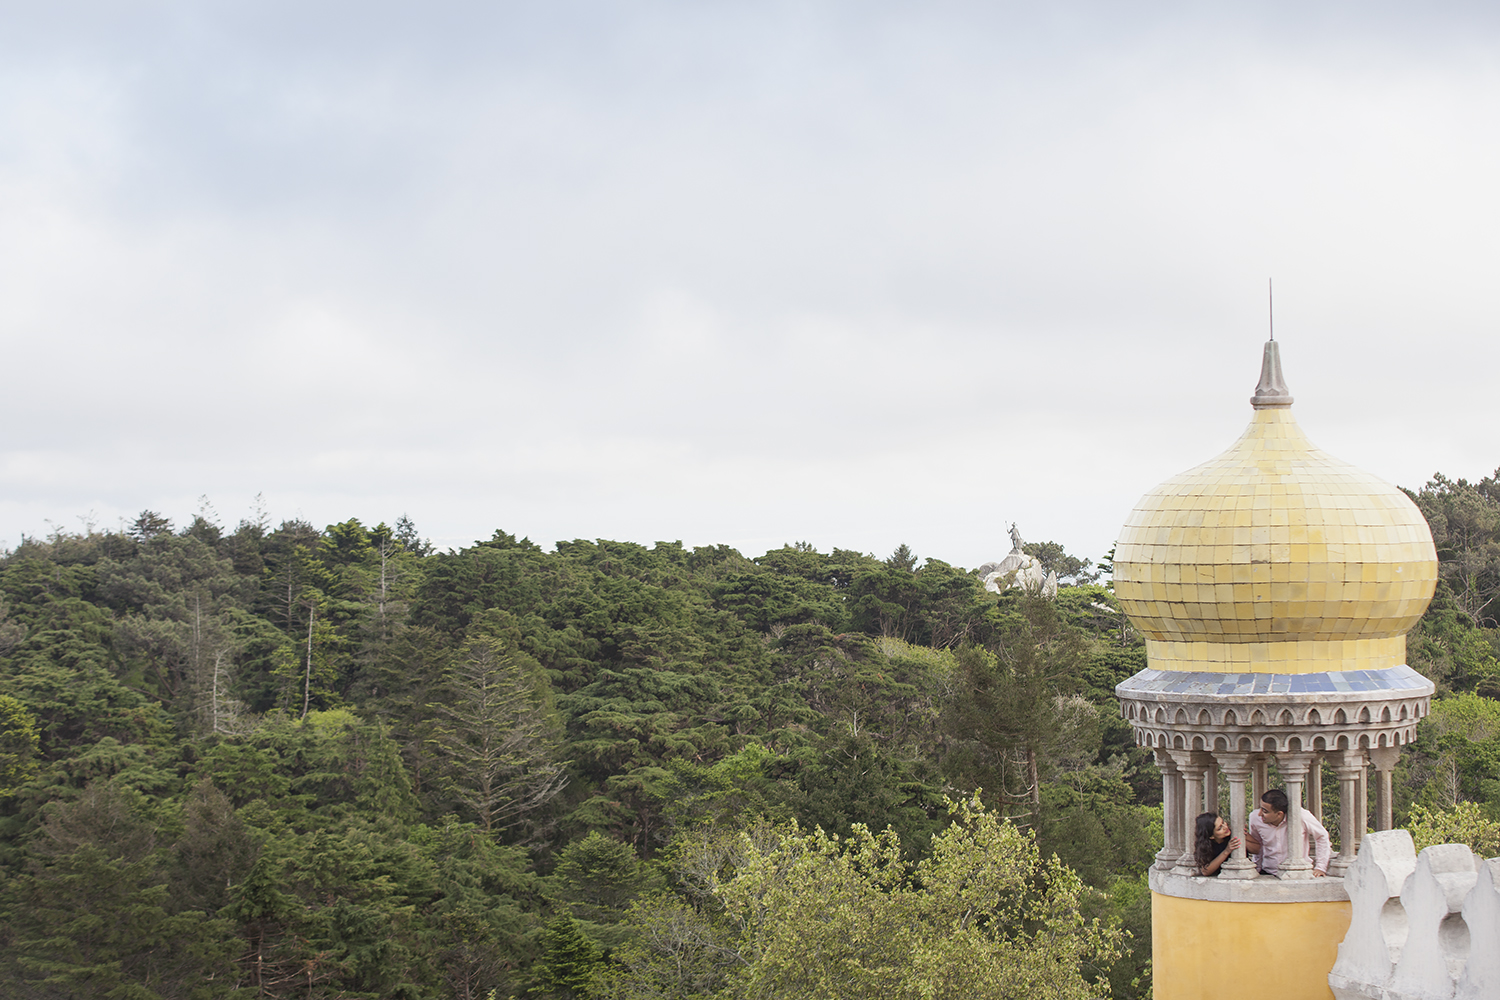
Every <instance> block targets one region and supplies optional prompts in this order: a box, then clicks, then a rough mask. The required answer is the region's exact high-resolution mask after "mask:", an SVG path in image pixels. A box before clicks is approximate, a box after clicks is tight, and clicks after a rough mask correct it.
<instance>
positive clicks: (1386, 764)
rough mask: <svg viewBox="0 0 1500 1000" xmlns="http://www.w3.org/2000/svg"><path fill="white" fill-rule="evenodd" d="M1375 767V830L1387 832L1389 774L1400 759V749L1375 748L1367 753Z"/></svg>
mask: <svg viewBox="0 0 1500 1000" xmlns="http://www.w3.org/2000/svg"><path fill="white" fill-rule="evenodd" d="M1369 754H1370V762H1371V763H1373V764H1374V765H1375V829H1377V830H1389V829H1390V828H1391V826H1392V822H1391V772H1392V771H1394V770H1395V769H1396V761H1398V760H1400V759H1401V748H1400V747H1375V748H1374V749H1372V750H1370V751H1369Z"/></svg>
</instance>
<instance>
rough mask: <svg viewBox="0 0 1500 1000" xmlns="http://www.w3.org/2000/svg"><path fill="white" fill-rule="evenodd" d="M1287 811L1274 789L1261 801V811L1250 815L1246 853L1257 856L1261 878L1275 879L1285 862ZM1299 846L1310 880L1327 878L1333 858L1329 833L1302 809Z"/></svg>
mask: <svg viewBox="0 0 1500 1000" xmlns="http://www.w3.org/2000/svg"><path fill="white" fill-rule="evenodd" d="M1297 808H1299V809H1302V807H1301V806H1298V807H1297ZM1286 810H1287V797H1286V792H1284V791H1282V790H1281V789H1279V788H1273V789H1271V790H1270V791H1268V792H1266V793H1265V794H1264V795H1262V796H1261V797H1260V808H1259V809H1257V810H1256V811H1255V812H1253V813H1251V814H1250V822H1249V824H1248V826H1249V829H1247V830H1246V831H1245V853H1247V854H1256V855H1259V857H1258V858H1257V859H1256V867H1258V868H1259V869H1260V871H1261V874H1263V875H1276V874H1277V873H1278V872H1280V870H1281V865H1282V863H1283V862H1285V861H1286V853H1287V849H1286V828H1287V823H1286ZM1302 842H1303V852H1304V853H1305V854H1306V855H1308V856H1309V857H1311V858H1312V862H1313V870H1312V874H1313V878H1322V877H1323V876H1324V875H1327V874H1328V861H1329V859H1330V858H1331V857H1333V847H1332V845H1331V844H1330V843H1329V842H1328V831H1327V830H1325V829H1324V828H1323V824H1322V823H1319V822H1318V818H1317V817H1316V816H1314V815H1313V814H1312V813H1310V812H1308V811H1307V810H1306V809H1302Z"/></svg>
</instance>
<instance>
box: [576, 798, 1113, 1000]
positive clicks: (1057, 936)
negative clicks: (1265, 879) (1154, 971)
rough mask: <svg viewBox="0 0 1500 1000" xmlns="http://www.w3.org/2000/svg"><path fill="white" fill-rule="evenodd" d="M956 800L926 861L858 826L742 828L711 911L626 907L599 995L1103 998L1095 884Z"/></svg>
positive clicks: (688, 902) (1106, 943)
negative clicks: (617, 947) (626, 934)
mask: <svg viewBox="0 0 1500 1000" xmlns="http://www.w3.org/2000/svg"><path fill="white" fill-rule="evenodd" d="M951 808H952V811H953V814H954V816H953V818H954V822H953V823H952V824H950V825H949V827H948V828H947V830H945V831H944V832H943V833H942V834H940V835H939V836H937V837H936V838H934V840H933V843H932V851H931V853H930V855H928V856H927V857H925V858H924V859H923V860H921V861H919V862H916V863H915V864H913V863H910V862H908V861H907V860H906V859H905V857H904V852H903V849H902V845H901V842H900V838H899V837H898V836H897V835H896V834H895V833H894V832H892V831H889V830H888V831H886V832H884V833H881V834H875V833H872V832H870V830H869V829H868V828H866V827H864V826H862V825H856V826H855V827H853V829H852V831H851V836H850V837H849V838H847V839H840V838H837V837H832V836H829V835H828V834H825V833H824V832H823V831H822V830H815V831H813V832H812V833H804V832H802V830H801V829H800V828H799V827H797V826H796V824H792V825H790V826H787V827H782V828H778V829H775V830H767V829H760V830H758V831H749V832H746V833H742V834H740V835H739V836H738V838H737V839H736V842H735V845H734V848H733V850H732V851H731V852H730V853H729V854H727V855H720V857H721V858H722V859H723V860H724V861H725V862H726V864H725V865H724V866H721V868H720V870H721V871H722V876H715V877H713V878H711V879H709V880H708V881H707V882H701V881H700V883H699V884H702V885H705V887H706V889H707V895H706V896H704V897H700V898H699V903H700V905H698V906H694V905H693V904H694V899H693V898H692V897H688V898H686V899H681V900H678V901H674V900H672V899H670V898H666V897H661V896H658V897H655V898H653V899H651V900H648V901H645V902H643V903H641V904H640V905H638V906H637V907H636V908H634V909H633V910H632V911H631V918H630V919H631V922H632V924H633V926H635V927H636V928H637V930H638V931H639V932H640V934H639V935H638V937H637V941H638V942H639V943H638V944H636V945H635V946H633V947H631V948H627V949H625V950H624V951H623V953H622V954H621V955H620V957H619V958H618V959H617V960H615V961H614V962H613V964H612V967H611V969H610V972H609V974H608V975H607V976H606V977H604V984H605V989H604V995H606V996H611V997H643V996H650V995H658V996H661V995H665V996H683V997H685V996H691V995H694V993H692V992H689V989H692V990H694V991H696V992H697V995H712V996H715V997H723V998H731V997H732V998H755V997H777V998H809V1000H812V998H822V997H830V996H838V997H841V998H845V997H848V998H858V997H880V998H892V997H894V998H901V997H912V998H918V997H921V998H945V997H991V996H993V997H1002V996H1003V997H1012V996H1025V995H1031V994H1040V995H1046V996H1054V997H1078V998H1085V997H1100V996H1106V995H1107V986H1105V985H1104V984H1103V983H1101V982H1100V981H1099V980H1098V979H1097V977H1096V976H1095V975H1094V974H1093V973H1092V971H1091V970H1092V968H1093V967H1095V966H1096V965H1098V964H1100V963H1109V962H1112V961H1113V960H1114V959H1115V958H1116V957H1117V955H1118V953H1119V945H1120V935H1119V933H1118V932H1117V931H1115V930H1113V929H1111V928H1110V927H1109V926H1107V925H1106V924H1104V923H1103V922H1101V921H1098V920H1090V919H1087V918H1085V917H1084V916H1082V914H1081V913H1080V904H1081V902H1082V900H1083V899H1084V897H1085V896H1086V895H1087V894H1088V890H1086V889H1085V888H1084V887H1083V885H1082V884H1081V883H1080V882H1079V881H1078V879H1077V877H1076V876H1074V875H1073V874H1072V873H1071V872H1069V871H1068V870H1067V869H1066V868H1065V867H1063V866H1062V865H1061V864H1060V863H1058V862H1056V861H1050V862H1049V861H1044V860H1043V859H1042V858H1041V856H1040V855H1039V854H1038V852H1037V850H1036V846H1035V844H1034V842H1033V841H1032V839H1031V838H1030V836H1029V835H1027V834H1025V833H1023V832H1021V831H1019V830H1017V829H1016V828H1015V827H1013V826H1011V825H1010V824H1008V823H1005V822H1003V821H1002V820H1000V819H999V817H997V816H996V815H995V814H993V813H989V812H986V811H985V810H984V809H983V807H982V806H981V805H980V804H979V803H978V801H977V800H976V801H973V802H965V803H959V804H955V805H953V806H952V807H951ZM705 904H707V905H705Z"/></svg>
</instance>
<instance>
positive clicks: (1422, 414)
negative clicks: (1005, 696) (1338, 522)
mask: <svg viewBox="0 0 1500 1000" xmlns="http://www.w3.org/2000/svg"><path fill="white" fill-rule="evenodd" d="M1247 6H1252V5H1245V4H1205V3H1152V4H1143V3H1127V2H1120V0H1113V2H1101V3H1098V4H1088V3H1071V4H1070V3H1052V4H1046V5H1041V4H1035V3H1015V4H1005V3H994V2H988V3H973V4H968V3H943V2H931V0H927V2H924V3H921V4H916V3H910V4H881V3H875V2H871V0H860V2H852V3H847V4H838V3H822V4H820V3H814V2H808V0H799V2H795V3H786V4H776V3H767V2H760V3H745V4H734V3H711V2H698V3H651V2H642V0H631V2H620V3H567V2H558V0H549V2H547V3H541V4H538V3H528V4H507V3H495V2H485V3H426V4H382V3H372V2H370V0H361V2H358V3H315V2H309V0H300V2H297V3H274V2H266V0H256V2H253V3H229V2H224V3H214V4H202V3H184V4H169V3H144V2H142V3H131V4H120V3H113V2H110V3H105V2H100V3H94V4H69V3H62V2H58V3H49V4H36V3H3V4H0V345H3V359H4V364H5V366H6V374H7V376H8V377H7V378H6V381H5V391H4V392H3V393H0V428H3V430H0V541H3V543H4V544H5V545H9V546H13V545H15V544H16V543H17V542H18V541H19V540H20V539H21V537H22V535H43V534H46V533H47V532H48V531H49V530H53V527H57V528H63V529H66V530H79V529H80V528H81V527H82V525H83V523H84V522H85V520H86V519H92V520H93V521H94V522H96V523H98V524H99V525H101V526H106V527H113V526H115V525H117V524H118V523H120V519H121V518H124V519H126V520H129V519H131V518H133V517H134V516H135V514H136V513H138V512H139V511H141V510H142V509H145V508H150V509H154V510H158V511H160V512H162V513H164V514H166V515H168V516H169V517H172V518H174V519H176V520H177V521H178V523H179V524H180V523H183V522H185V521H186V520H188V519H190V518H191V517H192V515H193V513H194V511H195V510H196V509H197V507H198V499H197V498H198V497H199V496H200V495H207V496H208V498H209V499H210V501H211V502H212V504H213V506H214V508H215V510H216V511H217V515H218V517H219V519H220V520H221V521H222V522H223V523H224V524H225V526H226V527H232V526H233V525H234V524H235V523H236V522H237V521H238V520H239V519H241V518H243V517H251V516H253V515H252V513H251V512H252V507H253V504H254V497H255V496H256V494H262V495H263V497H264V500H265V504H266V507H267V509H268V511H269V514H270V517H271V518H272V520H273V521H280V520H282V519H285V518H292V517H300V518H303V519H306V520H309V521H312V522H313V523H315V524H317V525H319V526H322V525H325V524H328V523H331V522H334V521H341V520H344V519H346V518H349V517H358V518H360V519H361V520H363V521H365V522H366V523H374V522H376V521H380V520H387V521H390V520H393V519H394V518H396V517H398V516H399V515H401V514H402V513H403V512H405V513H407V514H409V515H410V516H411V517H412V519H413V520H414V521H415V522H416V524H417V526H418V528H419V529H420V530H421V531H422V532H423V533H424V534H426V535H430V536H431V537H432V539H433V541H434V542H435V543H437V544H439V545H440V546H444V547H446V546H455V547H456V546H462V545H465V544H468V543H470V542H471V541H473V540H474V539H478V538H485V537H488V536H489V535H490V534H491V533H492V532H493V531H494V530H495V529H496V528H503V529H504V530H506V531H509V532H512V533H514V534H517V535H525V536H529V537H531V538H532V539H533V540H535V541H537V542H539V543H542V544H543V545H545V546H549V547H550V545H551V544H552V543H553V542H555V541H557V540H559V539H569V538H580V537H581V538H599V537H602V538H617V539H629V540H634V541H639V542H643V543H647V544H649V543H651V542H653V541H655V540H658V539H666V540H672V539H681V540H682V541H683V542H685V543H686V544H689V545H701V544H711V543H719V542H726V543H729V544H732V545H734V546H736V547H737V548H739V549H741V551H743V552H745V553H746V554H750V555H755V554H759V553H760V552H763V551H765V550H766V549H768V548H771V547H775V546H778V545H780V544H782V543H784V542H789V541H798V540H805V541H809V542H812V543H813V544H815V545H817V546H818V547H819V548H820V549H823V550H825V551H826V550H827V549H828V548H830V547H831V546H840V547H845V548H855V549H860V550H863V551H868V552H873V553H875V554H877V555H882V556H883V555H886V554H888V553H889V552H890V551H891V550H892V549H894V548H895V547H896V546H897V545H898V544H900V543H903V542H904V543H906V544H908V545H910V546H911V547H912V549H913V550H915V551H916V552H917V553H918V554H919V555H920V556H931V557H934V558H939V559H943V560H946V561H948V562H951V563H955V564H959V565H963V566H975V565H978V564H979V563H980V562H983V561H985V560H987V559H993V558H998V557H999V556H1001V555H1003V554H1004V553H1005V552H1006V551H1008V549H1009V540H1008V538H1007V536H1006V530H1007V528H1008V526H1009V523H1010V522H1011V521H1015V522H1017V523H1018V524H1019V526H1020V529H1021V532H1022V534H1023V535H1025V537H1026V538H1028V539H1030V540H1042V539H1054V540H1057V541H1060V542H1062V543H1063V544H1064V545H1065V546H1066V547H1067V548H1068V549H1069V550H1070V551H1073V552H1074V553H1075V554H1078V555H1083V556H1087V557H1091V558H1095V559H1097V558H1098V557H1099V556H1101V555H1102V554H1103V553H1104V552H1105V551H1106V550H1108V548H1109V547H1110V545H1111V544H1113V541H1114V538H1115V537H1116V534H1117V532H1118V530H1119V528H1120V525H1121V524H1122V523H1123V522H1124V520H1125V517H1126V515H1127V514H1128V513H1129V510H1130V508H1131V507H1132V505H1133V504H1134V503H1135V501H1136V500H1137V499H1138V498H1139V497H1140V495H1141V494H1142V493H1144V492H1145V491H1146V490H1148V489H1150V488H1151V487H1152V486H1154V485H1155V484H1156V483H1158V482H1160V481H1161V480H1162V479H1164V478H1166V477H1167V476H1170V475H1172V474H1174V473H1177V472H1180V471H1182V470H1184V469H1186V468H1188V467H1190V466H1192V465H1195V464H1197V463H1198V462H1201V461H1203V460H1205V459H1208V458H1210V457H1212V456H1213V455H1215V454H1216V453H1218V452H1219V451H1221V450H1223V449H1224V448H1225V447H1227V446H1228V445H1229V444H1230V443H1231V442H1232V441H1233V439H1234V438H1235V437H1237V436H1238V435H1239V434H1240V432H1241V431H1242V430H1243V428H1244V426H1245V424H1246V423H1247V422H1248V420H1249V417H1250V412H1251V411H1250V407H1249V403H1248V398H1249V396H1250V393H1251V392H1252V390H1253V388H1254V386H1255V382H1256V377H1257V375H1258V367H1259V359H1260V352H1261V344H1262V342H1263V341H1264V340H1265V337H1266V325H1267V321H1266V281H1267V278H1268V277H1273V278H1274V279H1275V283H1276V286H1275V287H1276V330H1277V339H1278V340H1280V341H1282V356H1283V361H1284V366H1285V372H1286V378H1287V382H1288V384H1289V386H1290V387H1291V390H1292V392H1293V394H1294V395H1295V396H1296V397H1297V404H1296V407H1295V410H1294V412H1295V413H1296V414H1297V416H1298V418H1299V420H1300V421H1301V424H1302V426H1303V428H1304V430H1306V431H1307V433H1308V434H1309V436H1310V437H1311V438H1312V440H1313V441H1314V442H1315V443H1317V444H1319V445H1321V446H1322V447H1323V448H1325V449H1326V450H1328V451H1330V452H1331V453H1333V454H1334V455H1336V456H1338V457H1340V458H1343V459H1345V460H1347V461H1351V462H1354V463H1355V464H1357V465H1360V466H1362V467H1364V468H1366V469H1369V470H1371V471H1372V472H1374V473H1376V474H1377V475H1379V476H1381V477H1383V478H1385V479H1387V480H1389V481H1391V482H1394V483H1398V484H1401V485H1405V486H1410V487H1418V486H1420V485H1421V484H1422V483H1423V482H1425V481H1426V480H1427V479H1428V478H1429V477H1430V476H1431V475H1432V473H1433V472H1435V471H1442V472H1444V473H1446V474H1448V475H1450V476H1455V477H1457V476H1463V477H1467V478H1471V479H1473V478H1479V477H1482V476H1484V475H1487V474H1489V473H1490V472H1492V471H1494V469H1495V468H1496V466H1497V465H1500V437H1497V434H1496V430H1497V428H1500V393H1497V391H1496V385H1497V376H1500V336H1497V333H1500V280H1497V279H1500V15H1497V13H1496V11H1497V8H1495V6H1494V5H1493V4H1480V3H1474V4H1457V3H1454V4H1438V5H1435V6H1434V5H1425V6H1423V7H1422V9H1421V10H1420V12H1413V11H1414V9H1415V5H1410V4H1395V3H1387V4H1382V3H1370V2H1360V3H1348V4H1316V3H1313V4H1309V3H1306V2H1298V3H1285V4H1280V3H1262V4H1257V5H1253V6H1255V7H1256V8H1257V9H1256V10H1255V11H1247V10H1245V9H1244V8H1246V7H1247ZM49 522H50V525H51V526H52V527H49Z"/></svg>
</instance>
